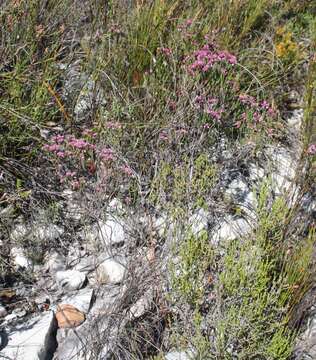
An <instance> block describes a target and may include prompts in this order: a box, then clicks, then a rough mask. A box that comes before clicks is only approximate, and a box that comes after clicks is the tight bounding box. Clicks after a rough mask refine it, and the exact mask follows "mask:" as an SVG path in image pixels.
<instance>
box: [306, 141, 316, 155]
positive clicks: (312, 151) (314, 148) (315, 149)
mask: <svg viewBox="0 0 316 360" xmlns="http://www.w3.org/2000/svg"><path fill="white" fill-rule="evenodd" d="M307 154H309V155H316V144H310V145H309V147H308V148H307Z"/></svg>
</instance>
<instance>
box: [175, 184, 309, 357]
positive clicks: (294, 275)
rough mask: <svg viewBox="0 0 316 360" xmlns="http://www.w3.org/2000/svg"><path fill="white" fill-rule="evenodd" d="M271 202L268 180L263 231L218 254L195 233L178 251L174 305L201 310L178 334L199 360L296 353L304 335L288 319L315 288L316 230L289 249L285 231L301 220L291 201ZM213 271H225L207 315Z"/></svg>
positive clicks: (261, 207) (262, 201)
mask: <svg viewBox="0 0 316 360" xmlns="http://www.w3.org/2000/svg"><path fill="white" fill-rule="evenodd" d="M269 202H271V196H270V191H269V182H265V183H264V184H262V186H261V188H260V191H259V195H258V208H257V217H258V226H257V227H256V228H255V229H254V231H253V233H251V234H249V235H248V236H247V237H243V238H240V239H236V240H234V241H230V242H228V243H226V244H224V246H222V247H221V249H218V248H216V249H212V250H211V247H210V244H209V242H208V240H207V234H206V233H205V234H203V235H202V236H201V237H195V238H194V237H192V236H190V235H189V236H188V237H187V238H185V239H184V240H183V242H182V243H181V245H180V248H179V249H178V251H177V252H176V253H177V254H178V257H179V260H178V262H177V263H176V265H174V266H173V268H172V275H173V281H172V292H173V294H174V295H175V296H176V297H175V299H176V300H174V301H176V302H177V304H178V306H179V304H185V303H186V304H188V305H190V306H193V308H194V309H195V310H194V311H195V312H194V313H195V315H194V316H193V315H192V319H191V320H190V322H189V323H188V322H187V323H186V325H185V328H186V329H187V330H185V331H184V332H182V331H180V330H176V331H178V332H179V334H181V337H182V338H184V339H187V342H188V343H189V344H191V345H192V346H193V347H194V348H195V349H196V350H197V352H198V353H199V354H203V355H201V357H198V358H201V359H202V358H203V359H215V358H223V359H231V356H232V354H234V356H237V358H238V359H252V358H257V357H258V358H263V359H271V360H278V359H283V360H286V359H288V358H289V356H290V355H291V352H292V346H293V341H294V338H295V335H296V332H295V331H294V330H293V329H291V328H289V326H288V320H289V319H290V316H291V315H290V314H291V311H292V309H293V307H294V306H295V305H296V304H297V303H298V302H299V301H300V299H301V298H302V296H303V295H304V294H305V292H306V291H307V289H308V287H309V285H310V279H311V273H310V272H309V271H308V268H309V266H310V264H311V261H312V254H313V251H312V249H313V243H314V240H312V238H313V237H314V232H313V230H311V231H310V233H309V235H308V237H307V238H305V239H302V240H301V241H300V242H299V243H297V244H296V245H292V246H294V247H295V249H293V248H292V249H291V250H292V251H291V252H289V251H288V246H289V243H288V242H287V241H286V240H287V239H286V238H285V233H286V231H287V224H288V221H291V217H292V216H294V215H293V213H291V212H290V211H289V208H288V207H287V205H286V202H285V200H284V199H283V198H277V199H275V200H274V201H273V202H272V204H269ZM210 269H217V270H216V271H217V273H218V275H217V277H216V279H213V284H212V286H211V289H212V294H213V296H212V297H213V298H214V303H213V306H212V310H210V312H209V313H203V315H202V314H201V309H202V308H203V304H204V302H205V301H206V300H205V298H206V294H207V293H208V291H209V289H208V287H207V284H206V283H205V281H204V282H203V280H202V279H203V277H205V275H206V271H207V270H208V271H209V270H210ZM201 317H203V318H204V320H203V321H204V328H205V324H207V328H211V329H215V333H214V334H213V336H212V337H208V336H207V335H206V334H205V333H203V332H201V326H202V325H201V323H199V322H198V321H196V319H198V318H201ZM194 319H195V320H194ZM186 321H187V320H186Z"/></svg>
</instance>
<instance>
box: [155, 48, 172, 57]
mask: <svg viewBox="0 0 316 360" xmlns="http://www.w3.org/2000/svg"><path fill="white" fill-rule="evenodd" d="M157 50H158V52H159V53H160V54H164V55H166V56H171V55H172V50H171V49H170V48H167V47H160V48H158V49H157Z"/></svg>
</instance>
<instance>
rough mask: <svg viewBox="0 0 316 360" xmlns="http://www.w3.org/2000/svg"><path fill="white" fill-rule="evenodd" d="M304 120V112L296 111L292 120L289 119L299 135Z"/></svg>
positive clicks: (289, 122)
mask: <svg viewBox="0 0 316 360" xmlns="http://www.w3.org/2000/svg"><path fill="white" fill-rule="evenodd" d="M303 119H304V110H303V109H295V110H294V111H293V114H292V116H291V117H290V118H288V119H287V122H288V124H289V126H290V128H292V129H293V130H294V131H295V132H297V133H299V132H300V129H301V126H302V123H303Z"/></svg>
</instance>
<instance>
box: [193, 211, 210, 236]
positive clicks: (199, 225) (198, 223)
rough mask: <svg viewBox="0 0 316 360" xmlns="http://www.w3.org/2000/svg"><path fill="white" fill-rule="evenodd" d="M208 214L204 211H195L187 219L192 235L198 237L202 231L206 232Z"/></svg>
mask: <svg viewBox="0 0 316 360" xmlns="http://www.w3.org/2000/svg"><path fill="white" fill-rule="evenodd" d="M207 218H208V214H207V212H206V211H205V210H204V209H199V210H197V211H196V212H195V213H194V214H193V215H192V216H191V217H190V219H189V224H190V225H191V231H192V233H193V235H195V236H196V235H198V234H199V233H201V231H203V230H207V224H208V220H207Z"/></svg>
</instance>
